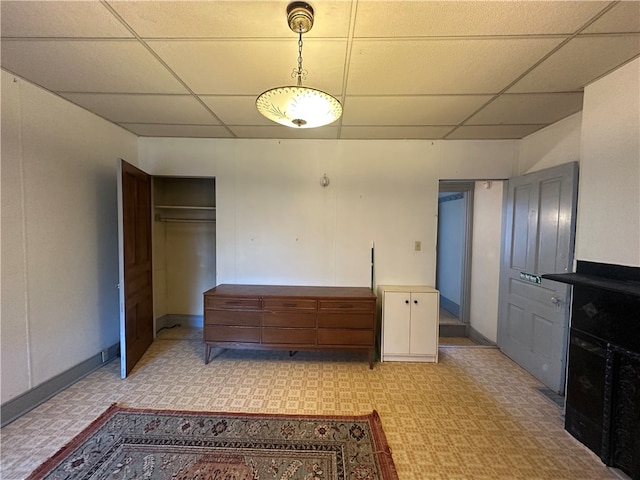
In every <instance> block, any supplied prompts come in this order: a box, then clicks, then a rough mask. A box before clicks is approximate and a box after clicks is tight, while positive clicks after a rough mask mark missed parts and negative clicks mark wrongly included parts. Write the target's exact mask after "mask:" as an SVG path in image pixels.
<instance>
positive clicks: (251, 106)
mask: <svg viewBox="0 0 640 480" xmlns="http://www.w3.org/2000/svg"><path fill="white" fill-rule="evenodd" d="M200 98H201V100H202V101H203V102H204V103H205V104H207V106H208V107H209V108H210V109H211V110H212V111H213V113H215V114H216V116H217V117H218V118H219V119H220V120H221V121H222V122H223V123H225V124H226V125H266V126H273V124H274V123H273V122H272V121H271V120H267V119H266V118H265V117H264V116H263V115H261V114H260V113H259V112H258V109H257V108H256V97H255V96H253V95H246V96H212V95H201V96H200Z"/></svg>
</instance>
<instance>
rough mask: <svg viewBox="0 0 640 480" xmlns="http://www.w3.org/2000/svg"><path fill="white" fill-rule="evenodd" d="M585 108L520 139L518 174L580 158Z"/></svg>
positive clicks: (576, 160) (575, 160)
mask: <svg viewBox="0 0 640 480" xmlns="http://www.w3.org/2000/svg"><path fill="white" fill-rule="evenodd" d="M581 131H582V112H578V113H576V114H574V115H571V116H570V117H567V118H565V119H563V120H560V121H559V122H556V123H554V124H553V125H549V126H548V127H546V128H543V129H542V130H539V131H537V132H535V133H533V134H531V135H529V136H528V137H525V138H523V139H522V140H521V141H520V151H519V157H520V160H519V164H520V165H519V168H518V174H521V175H523V174H525V173H531V172H534V171H538V170H542V169H544V168H551V167H555V166H557V165H562V164H565V163H570V162H578V161H580V139H581Z"/></svg>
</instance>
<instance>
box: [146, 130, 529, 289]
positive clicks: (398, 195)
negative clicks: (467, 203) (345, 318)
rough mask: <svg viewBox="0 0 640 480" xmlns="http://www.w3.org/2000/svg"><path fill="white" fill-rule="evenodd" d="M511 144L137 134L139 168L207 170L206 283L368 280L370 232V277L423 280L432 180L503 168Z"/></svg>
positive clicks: (430, 267) (432, 214)
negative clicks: (209, 238) (212, 199)
mask: <svg viewBox="0 0 640 480" xmlns="http://www.w3.org/2000/svg"><path fill="white" fill-rule="evenodd" d="M517 152H518V150H517V142H516V141H484V142H483V141H455V142H425V141H397V140H395V141H355V140H348V141H340V140H335V141H333V140H227V139H222V140H216V139H175V138H174V139H171V138H142V139H140V163H141V166H142V168H143V169H145V170H146V171H148V172H149V173H151V174H154V175H185V176H214V177H216V191H217V199H216V203H217V213H216V215H217V223H216V230H217V259H218V263H217V269H218V271H217V282H218V283H264V284H297V285H303V284H309V285H361V286H368V285H369V284H370V261H369V258H370V247H371V242H374V243H375V261H376V262H375V263H376V264H375V269H376V270H375V271H376V274H375V283H376V284H427V285H434V282H435V242H436V227H437V218H436V214H437V194H438V182H439V180H440V179H461V178H463V179H469V178H507V177H509V176H511V175H513V174H514V173H515V171H516V170H517V158H518V155H517ZM323 173H326V174H327V175H328V176H329V178H330V179H331V184H330V185H329V186H328V187H326V188H323V187H322V186H320V178H321V177H322V175H323ZM416 240H419V241H421V242H422V251H420V252H416V251H414V242H415V241H416Z"/></svg>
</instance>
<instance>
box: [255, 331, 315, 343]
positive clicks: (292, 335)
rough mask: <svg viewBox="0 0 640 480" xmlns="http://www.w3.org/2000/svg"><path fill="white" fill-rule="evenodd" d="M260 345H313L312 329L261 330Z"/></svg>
mask: <svg viewBox="0 0 640 480" xmlns="http://www.w3.org/2000/svg"><path fill="white" fill-rule="evenodd" d="M262 343H265V344H278V343H279V344H285V345H307V346H309V345H315V343H316V330H315V329H314V328H271V327H269V328H263V329H262Z"/></svg>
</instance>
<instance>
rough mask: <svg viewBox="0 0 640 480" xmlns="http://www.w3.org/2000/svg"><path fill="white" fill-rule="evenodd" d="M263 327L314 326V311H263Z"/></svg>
mask: <svg viewBox="0 0 640 480" xmlns="http://www.w3.org/2000/svg"><path fill="white" fill-rule="evenodd" d="M262 326H264V327H291V328H294V327H296V328H316V314H315V312H314V313H306V312H305V313H271V312H268V313H265V314H264V316H263V317H262Z"/></svg>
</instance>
